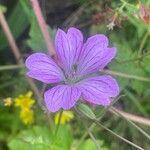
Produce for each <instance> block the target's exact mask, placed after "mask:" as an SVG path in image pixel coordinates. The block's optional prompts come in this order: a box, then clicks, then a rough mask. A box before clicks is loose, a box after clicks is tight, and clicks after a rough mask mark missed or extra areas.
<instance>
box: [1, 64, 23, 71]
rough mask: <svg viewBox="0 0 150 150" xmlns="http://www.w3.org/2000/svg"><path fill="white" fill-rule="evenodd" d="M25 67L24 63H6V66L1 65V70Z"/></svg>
mask: <svg viewBox="0 0 150 150" xmlns="http://www.w3.org/2000/svg"><path fill="white" fill-rule="evenodd" d="M23 67H24V65H5V66H0V71H5V70H14V69H20V68H23Z"/></svg>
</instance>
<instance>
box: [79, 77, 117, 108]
mask: <svg viewBox="0 0 150 150" xmlns="http://www.w3.org/2000/svg"><path fill="white" fill-rule="evenodd" d="M78 86H79V87H78V88H80V89H81V92H82V96H83V99H85V100H87V101H88V102H90V103H93V104H99V105H102V106H107V105H109V104H110V102H111V99H110V98H111V97H116V96H117V95H118V94H119V87H118V84H117V82H116V80H115V79H113V78H112V77H111V76H109V75H103V76H98V77H91V78H87V79H85V80H82V81H81V82H80V83H79V85H78Z"/></svg>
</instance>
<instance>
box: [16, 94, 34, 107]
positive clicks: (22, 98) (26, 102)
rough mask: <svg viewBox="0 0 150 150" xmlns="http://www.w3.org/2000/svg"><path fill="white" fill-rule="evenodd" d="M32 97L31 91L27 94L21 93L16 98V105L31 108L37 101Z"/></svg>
mask: <svg viewBox="0 0 150 150" xmlns="http://www.w3.org/2000/svg"><path fill="white" fill-rule="evenodd" d="M31 97H32V92H31V91H29V92H27V93H26V94H25V95H19V97H17V98H16V99H15V106H16V107H20V108H21V109H30V108H31V107H32V105H33V104H34V102H35V100H34V99H32V98H31Z"/></svg>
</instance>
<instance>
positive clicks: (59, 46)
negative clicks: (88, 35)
mask: <svg viewBox="0 0 150 150" xmlns="http://www.w3.org/2000/svg"><path fill="white" fill-rule="evenodd" d="M82 44H83V36H82V33H81V32H80V31H79V30H78V29H76V28H73V27H72V28H69V30H68V32H67V34H66V33H65V32H64V31H63V30H61V29H59V30H58V31H57V34H56V40H55V45H56V51H57V55H58V58H59V60H60V63H61V64H62V65H63V67H64V68H65V71H67V72H70V71H71V70H72V65H74V64H75V63H76V61H77V59H78V56H79V53H80V51H81V47H82Z"/></svg>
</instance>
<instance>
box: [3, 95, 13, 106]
mask: <svg viewBox="0 0 150 150" xmlns="http://www.w3.org/2000/svg"><path fill="white" fill-rule="evenodd" d="M12 104H13V101H12V98H11V97H7V98H5V99H4V106H6V107H10V106H11V105H12Z"/></svg>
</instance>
